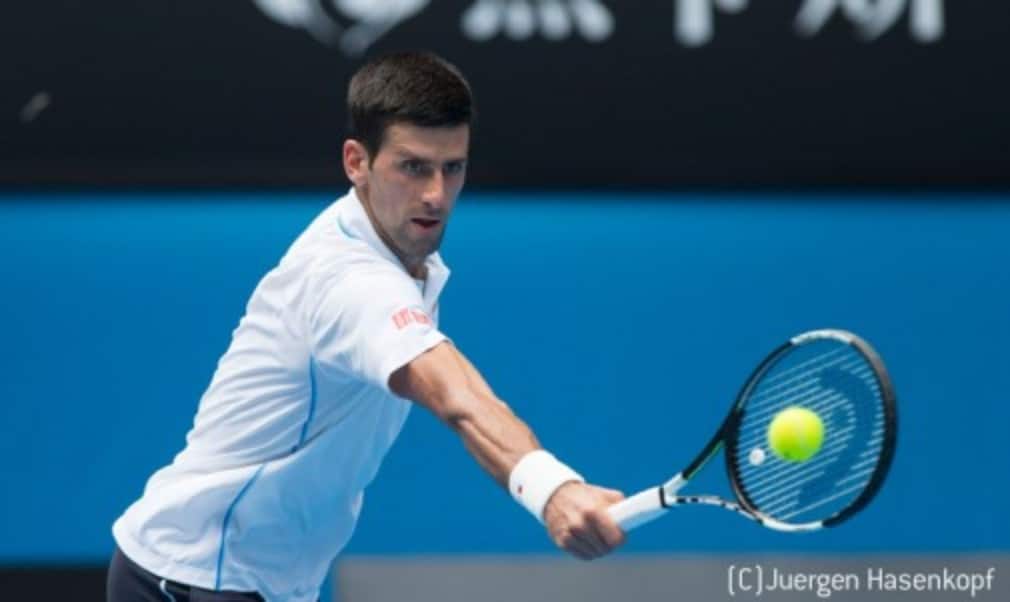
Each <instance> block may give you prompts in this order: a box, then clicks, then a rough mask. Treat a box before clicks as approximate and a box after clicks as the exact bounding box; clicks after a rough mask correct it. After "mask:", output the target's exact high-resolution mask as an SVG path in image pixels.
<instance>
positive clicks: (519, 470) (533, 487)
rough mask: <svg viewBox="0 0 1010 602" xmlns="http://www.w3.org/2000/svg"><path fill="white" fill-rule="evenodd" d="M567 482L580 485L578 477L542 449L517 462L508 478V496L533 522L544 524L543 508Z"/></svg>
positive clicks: (578, 475) (583, 480) (577, 474)
mask: <svg viewBox="0 0 1010 602" xmlns="http://www.w3.org/2000/svg"><path fill="white" fill-rule="evenodd" d="M569 481H578V482H580V483H584V482H585V479H583V478H582V475H580V474H579V473H577V472H575V471H574V470H572V469H571V468H569V467H568V466H566V465H565V464H563V463H561V462H560V461H558V459H557V458H555V457H554V456H553V455H551V454H550V453H549V452H546V451H544V450H542V449H538V450H534V451H531V452H530V453H528V454H526V455H525V456H523V457H522V459H520V460H519V463H518V464H516V465H515V468H513V469H512V472H511V473H510V474H509V493H511V494H512V497H513V498H515V500H516V501H517V502H519V503H520V504H522V505H523V506H524V507H525V508H526V509H527V510H529V511H530V513H531V514H533V516H535V517H537V520H538V521H540V522H541V523H543V522H544V506H546V505H547V502H548V500H550V499H551V496H552V495H554V492H555V491H557V489H558V487H561V486H562V485H564V484H565V483H567V482H569Z"/></svg>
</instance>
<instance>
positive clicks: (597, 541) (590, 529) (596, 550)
mask: <svg viewBox="0 0 1010 602" xmlns="http://www.w3.org/2000/svg"><path fill="white" fill-rule="evenodd" d="M572 535H573V536H574V537H575V538H576V539H578V540H579V541H580V542H582V544H583V545H585V546H586V547H587V548H589V549H590V550H592V552H593V558H596V557H598V556H603V555H604V554H606V553H607V552H609V551H610V546H608V545H607V544H606V542H604V541H603V538H602V537H600V535H599V534H598V533H597V532H596V529H595V528H594V526H593V525H592V524H591V523H587V524H586V525H585V526H584V527H582V528H580V529H572Z"/></svg>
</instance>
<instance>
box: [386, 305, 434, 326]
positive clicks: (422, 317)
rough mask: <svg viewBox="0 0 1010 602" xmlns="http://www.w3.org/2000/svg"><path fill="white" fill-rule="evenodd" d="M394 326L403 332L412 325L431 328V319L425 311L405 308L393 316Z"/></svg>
mask: <svg viewBox="0 0 1010 602" xmlns="http://www.w3.org/2000/svg"><path fill="white" fill-rule="evenodd" d="M393 324H395V325H396V329H397V330H403V329H404V328H406V327H408V326H410V325H411V324H423V325H425V326H430V325H431V318H429V317H428V314H426V313H424V312H423V311H420V310H417V309H410V308H407V307H405V308H403V309H401V310H399V311H397V312H396V313H394V314H393Z"/></svg>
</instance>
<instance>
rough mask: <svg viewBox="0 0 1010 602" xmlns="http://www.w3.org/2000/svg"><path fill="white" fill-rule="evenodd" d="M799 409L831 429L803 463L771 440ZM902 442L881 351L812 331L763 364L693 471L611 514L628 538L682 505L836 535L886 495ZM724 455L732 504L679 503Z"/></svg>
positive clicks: (850, 337) (711, 498)
mask: <svg viewBox="0 0 1010 602" xmlns="http://www.w3.org/2000/svg"><path fill="white" fill-rule="evenodd" d="M792 406H800V407H804V408H807V409H810V410H812V411H814V412H816V413H817V414H818V415H819V416H820V418H821V421H822V422H823V424H824V439H823V443H822V444H821V448H820V449H819V450H818V451H817V453H816V454H815V455H814V456H813V457H811V458H810V459H808V460H807V461H805V462H790V461H787V460H784V459H782V458H780V457H778V456H777V455H776V454H775V453H773V452H772V451H771V450H770V448H769V445H768V441H767V431H768V425H769V423H770V422H771V420H772V418H773V417H774V416H775V415H776V414H778V412H780V411H781V410H783V409H785V408H787V407H792ZM896 434H897V408H896V402H895V395H894V389H893V387H892V385H891V379H890V377H889V376H888V375H887V371H886V369H885V368H884V364H883V362H882V361H881V360H880V357H879V356H878V355H877V353H876V352H875V351H874V350H873V348H872V347H870V345H869V344H868V343H867V342H866V341H864V340H862V339H861V338H859V337H858V336H856V335H854V334H852V333H850V332H846V331H843V330H813V331H810V332H806V333H803V334H800V335H797V336H795V337H793V338H792V339H790V340H789V341H787V342H786V343H784V344H783V345H781V346H779V347H778V348H777V349H775V350H774V351H772V353H771V354H769V355H768V357H767V358H765V359H764V361H762V362H761V363H760V364H759V365H758V367H757V368H756V369H755V370H754V373H753V374H751V376H750V378H749V379H748V380H747V382H746V383H745V384H744V386H743V388H742V389H741V390H740V393H739V394H738V395H737V399H736V402H735V403H734V404H733V407H732V408H731V409H730V411H729V415H728V416H726V418H725V420H724V421H723V423H722V426H721V427H720V428H719V430H718V431H717V432H716V434H715V436H714V437H712V440H711V441H709V443H708V445H706V446H705V448H704V449H703V450H702V451H701V453H699V454H698V456H697V457H696V458H695V459H694V461H693V462H691V463H690V464H688V465H687V468H685V469H684V470H683V471H681V472H680V473H678V474H677V475H676V476H674V477H673V478H672V479H670V480H669V481H667V482H666V483H664V484H663V485H660V486H658V487H652V488H650V489H646V490H645V491H642V492H640V493H638V494H636V495H633V496H631V497H629V498H627V499H625V500H623V501H621V502H618V503H617V504H614V505H613V506H611V507H610V508H609V512H610V515H611V517H612V518H613V519H614V520H615V521H617V523H618V524H619V525H620V526H621V528H622V529H624V530H625V531H627V530H630V529H633V528H635V527H638V526H639V525H642V524H645V523H647V522H649V521H652V520H654V519H656V518H659V517H660V516H662V515H664V514H665V513H666V512H667V510H669V509H670V508H672V507H674V506H681V505H685V504H707V505H713V506H720V507H722V508H726V509H727V510H732V511H734V512H737V513H739V514H742V515H743V516H745V517H747V518H750V519H753V520H755V521H757V522H758V523H760V524H762V525H764V526H765V527H769V528H771V529H775V530H778V531H789V532H801V531H814V530H817V529H821V528H824V527H834V526H837V525H839V524H841V523H842V522H844V521H846V520H847V519H849V518H851V517H852V516H853V515H855V514H856V513H857V512H859V511H860V510H862V509H863V508H864V507H865V506H866V505H867V504H868V503H869V502H870V500H872V499H873V497H874V495H876V493H877V492H878V491H879V490H880V487H881V485H882V484H883V482H884V478H885V477H886V476H887V471H888V469H889V468H890V465H891V459H892V458H893V456H894V446H895V439H896ZM723 448H725V460H726V472H727V474H728V475H729V481H730V485H731V487H732V490H733V496H734V497H735V501H730V500H727V499H723V498H722V497H719V496H715V495H689V496H684V495H680V494H679V492H680V490H681V488H683V487H684V485H686V484H687V483H688V482H689V481H690V480H691V479H692V478H694V476H695V475H696V474H698V472H699V471H700V470H701V469H702V468H703V467H704V466H705V465H706V464H708V462H709V461H710V460H711V459H712V458H713V457H714V456H715V455H716V454H717V453H718V452H719V451H720V450H721V449H723Z"/></svg>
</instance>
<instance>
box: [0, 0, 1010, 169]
mask: <svg viewBox="0 0 1010 602" xmlns="http://www.w3.org/2000/svg"><path fill="white" fill-rule="evenodd" d="M530 1H531V2H536V1H539V0H530ZM470 4H471V2H470V1H469V0H468V1H462V0H456V1H445V2H440V1H436V2H433V3H432V5H431V6H429V7H428V8H426V9H425V10H424V11H423V12H421V13H420V14H419V15H417V16H415V17H413V18H411V19H409V20H407V21H405V22H403V23H401V24H400V25H398V26H397V27H396V28H394V29H393V30H392V31H391V32H390V33H389V34H387V35H386V36H385V37H383V38H381V39H380V40H379V41H378V42H377V43H376V44H375V45H374V46H373V47H372V48H371V49H370V50H369V51H368V53H367V54H366V57H367V56H371V55H373V54H376V53H381V52H385V51H389V50H394V49H403V48H428V49H432V50H434V51H436V52H438V53H440V54H442V55H444V56H446V57H447V58H449V59H450V60H451V61H453V62H455V63H457V64H458V65H459V66H460V68H461V69H462V70H463V71H464V72H465V73H466V74H467V76H468V77H469V79H470V80H471V82H472V84H473V87H474V89H475V91H476V94H477V99H478V105H479V110H480V122H479V124H478V130H477V137H476V139H475V145H474V153H473V163H472V170H471V172H470V182H471V184H472V185H476V186H487V187H494V188H502V187H517V188H528V187H537V188H594V189H595V188H600V187H610V188H621V189H627V188H643V187H644V188H668V187H670V186H703V187H724V186H753V185H758V186H773V187H792V186H804V185H813V186H818V187H821V186H847V187H853V186H891V185H895V186H913V187H918V186H928V185H941V184H942V185H951V186H957V187H965V186H975V185H985V186H998V187H1005V186H1006V185H1007V184H1010V169H1008V168H1010V149H1008V142H1007V140H1008V139H1010V120H1008V119H1006V117H1005V114H1006V111H1007V107H1008V106H1010V86H1008V84H1007V76H1006V74H1007V73H1010V38H1008V36H1007V32H1008V28H1010V26H1008V23H1010V19H1008V18H1010V7H1008V5H1007V4H1006V3H1002V2H978V1H976V2H961V1H959V2H945V3H944V7H945V10H946V30H945V33H944V36H943V37H942V38H941V39H940V40H939V41H937V42H934V43H924V42H921V41H917V40H915V39H914V38H913V36H912V35H911V34H910V32H909V21H908V11H907V9H906V11H905V14H904V15H903V16H902V17H901V19H900V20H899V21H898V22H897V23H896V24H895V25H894V26H893V27H892V28H890V29H889V30H888V31H887V32H886V33H885V34H884V35H882V36H881V37H879V38H877V39H874V40H866V39H865V38H864V36H861V35H860V33H859V31H858V29H857V27H856V26H855V24H854V23H852V22H851V21H850V20H848V19H846V18H845V17H844V16H843V15H842V14H841V13H838V14H836V15H835V16H834V17H833V18H832V20H831V21H830V22H829V23H828V24H827V26H826V27H825V28H824V30H823V31H822V32H821V33H820V34H819V35H816V36H814V37H812V38H805V37H803V36H800V35H798V34H797V33H796V31H795V30H794V25H793V23H794V19H795V16H796V14H797V12H798V11H799V8H800V7H801V5H802V4H803V3H802V2H800V1H799V0H792V1H787V2H767V1H764V2H758V1H755V2H751V3H750V6H749V7H748V8H747V9H746V10H744V11H743V12H741V13H739V14H728V13H725V12H721V11H716V15H715V37H714V39H713V41H712V42H711V43H710V44H707V45H705V46H702V47H698V48H689V47H686V46H685V45H683V44H681V43H679V42H678V41H677V40H676V39H675V38H674V36H673V19H674V4H673V3H672V2H671V1H669V0H664V1H659V0H652V1H636V2H609V3H605V4H606V5H607V6H608V7H609V8H610V9H611V11H612V12H613V15H614V18H615V23H616V29H615V32H614V34H613V36H612V37H611V38H610V39H609V40H606V41H603V42H600V43H593V42H590V41H587V40H585V39H583V38H581V37H578V36H575V37H572V38H570V39H567V40H563V41H548V40H547V39H545V38H544V37H542V36H540V35H535V36H533V37H531V38H530V39H528V40H524V41H515V40H512V39H509V38H507V37H505V36H498V37H496V38H494V39H492V40H490V41H487V42H482V43H477V42H473V41H470V40H468V39H467V38H466V37H464V36H463V34H462V33H461V30H460V18H461V15H462V14H463V12H464V10H465V9H466V8H467V7H468V6H470ZM3 12H4V15H3V18H2V20H0V57H3V58H0V65H4V67H3V69H2V75H0V77H2V82H3V83H2V94H0V183H7V184H11V183H13V184H46V185H54V184H55V185H65V184H94V185H120V184H130V185H137V184H154V185H159V184H169V185H200V186H219V185H224V186H227V185H277V186H291V185H306V186H319V185H323V186H326V185H331V184H335V183H340V182H342V181H343V176H342V174H341V173H340V170H339V163H338V157H339V154H338V150H339V146H340V143H341V141H342V136H343V129H344V128H343V121H344V113H343V106H342V105H343V94H344V90H345V86H346V81H347V79H348V77H349V76H350V74H351V73H352V72H353V71H354V69H356V68H357V67H358V66H359V65H360V63H361V61H362V58H361V57H349V56H347V55H345V54H344V53H343V52H341V50H340V49H339V48H338V47H336V46H326V45H324V44H322V43H320V42H319V41H317V40H316V39H314V38H313V37H311V36H310V35H309V34H308V33H306V32H305V31H304V30H300V29H294V28H289V27H285V26H283V25H281V24H279V23H276V22H275V21H272V20H270V19H269V18H268V17H267V16H266V15H264V14H263V13H262V12H261V11H260V10H259V9H258V8H257V7H256V6H255V5H254V4H253V2H252V0H229V1H220V2H144V3H138V2H132V1H127V0H106V1H103V2H101V3H95V2H91V3H84V2H70V1H63V2H60V1H54V0H38V1H34V2H22V3H8V5H7V6H5V8H4V9H3ZM343 24H345V25H347V24H350V22H349V21H347V20H344V22H343ZM43 91H44V92H47V93H48V94H49V95H50V98H51V100H52V102H51V105H50V106H49V107H48V108H47V109H46V110H44V111H42V112H41V113H40V114H39V115H38V117H37V118H36V119H35V120H33V121H31V122H29V123H24V122H22V121H21V120H20V119H19V113H20V112H21V110H22V107H23V106H24V105H25V103H27V102H28V100H29V99H30V98H31V97H32V96H33V95H35V94H36V93H38V92H43Z"/></svg>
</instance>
